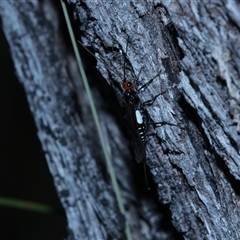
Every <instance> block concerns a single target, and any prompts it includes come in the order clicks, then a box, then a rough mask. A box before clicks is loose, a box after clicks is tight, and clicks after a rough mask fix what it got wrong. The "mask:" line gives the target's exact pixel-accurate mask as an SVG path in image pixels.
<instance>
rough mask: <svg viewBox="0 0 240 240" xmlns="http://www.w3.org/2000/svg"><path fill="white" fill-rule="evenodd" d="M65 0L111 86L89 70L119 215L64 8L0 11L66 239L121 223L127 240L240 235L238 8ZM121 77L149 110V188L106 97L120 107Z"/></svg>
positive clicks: (109, 230) (36, 5)
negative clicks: (67, 232)
mask: <svg viewBox="0 0 240 240" xmlns="http://www.w3.org/2000/svg"><path fill="white" fill-rule="evenodd" d="M68 4H69V12H70V13H71V14H72V15H73V16H74V17H75V25H76V26H77V30H76V34H79V33H81V38H80V37H79V38H80V41H81V42H82V44H83V45H85V46H88V47H90V46H91V49H92V51H93V52H94V54H95V55H96V61H97V68H98V69H99V71H100V72H101V73H102V75H103V76H104V77H105V79H106V80H107V82H108V83H109V84H110V85H111V86H112V88H109V86H107V85H106V83H105V82H104V81H103V80H102V79H101V78H96V76H95V75H91V74H90V76H89V78H90V83H91V88H92V91H93V93H94V97H95V103H96V106H97V109H98V113H99V118H100V122H101V127H102V130H103V133H104V136H105V139H106V142H107V144H108V145H107V148H108V150H109V153H110V154H111V158H112V159H113V164H114V168H115V172H116V175H117V178H118V181H119V183H120V186H121V194H122V197H123V199H124V205H125V208H126V215H125V216H122V214H121V212H120V210H119V208H118V206H117V202H116V198H115V194H114V192H113V189H112V186H111V182H110V179H109V178H108V175H107V174H106V167H105V164H104V160H103V154H102V152H101V150H100V149H101V148H100V144H99V142H98V138H97V137H95V136H96V135H97V134H96V131H97V128H96V127H95V125H94V123H93V120H92V115H91V112H90V110H89V103H88V99H87V96H86V93H85V91H84V89H83V86H82V82H81V81H80V76H79V74H78V70H77V67H76V62H75V58H74V56H73V53H72V51H71V46H68V41H66V39H65V38H64V34H67V33H65V32H64V31H63V26H64V24H63V22H61V21H60V15H59V12H60V8H58V7H57V6H55V5H52V4H51V1H41V3H40V2H25V3H18V2H16V1H12V2H9V1H6V2H4V4H2V5H1V6H0V14H1V18H2V24H3V29H4V32H5V34H6V37H7V40H8V42H9V46H10V50H11V54H12V58H13V61H14V65H15V69H16V74H17V76H18V78H19V81H20V82H21V83H22V84H23V85H24V88H25V91H26V95H27V98H28V101H29V105H30V108H31V111H32V114H33V116H34V119H35V123H36V126H37V128H38V136H39V139H40V141H41V143H42V146H43V149H44V151H45V154H46V159H47V161H48V165H49V169H50V171H51V173H52V175H53V178H54V182H55V185H56V188H57V191H58V193H59V197H60V199H61V201H62V204H63V206H64V208H65V210H66V215H67V218H68V227H69V229H70V233H71V235H70V237H69V239H124V225H125V224H124V223H125V219H126V220H127V222H128V223H129V225H130V229H131V233H132V238H133V239H181V238H182V237H183V238H184V239H239V238H240V236H239V235H240V233H239V231H238V228H239V225H240V224H239V214H240V211H239V209H238V205H239V190H238V187H239V179H240V171H239V169H240V156H239V143H240V138H239V131H240V124H239V119H240V118H239V116H240V114H239V112H240V108H239V102H240V94H239V88H240V84H239V71H238V65H239V64H238V63H239V51H238V48H239V45H240V42H239V40H238V39H239V26H240V20H239V18H238V12H239V8H240V7H239V5H237V3H235V2H234V1H231V2H228V3H225V2H224V1H222V2H221V1H217V2H212V3H208V4H202V3H198V2H196V1H189V2H188V1H183V2H181V1H164V2H162V3H160V1H155V2H154V3H153V2H146V1H134V0H131V1H130V0H129V1H118V0H114V1H111V2H109V1H106V2H105V1H91V0H88V1H76V0H68ZM79 36H80V35H79ZM85 64H87V62H85ZM89 72H90V71H89ZM124 73H125V74H124ZM124 75H125V78H126V79H128V80H130V81H131V82H134V83H135V89H136V91H137V94H138V97H139V99H140V102H141V106H142V107H144V109H145V110H146V111H147V113H148V115H149V122H148V124H147V126H148V129H147V142H146V156H147V160H146V164H147V167H148V169H149V170H150V174H151V176H152V179H153V182H154V183H153V186H152V185H151V191H147V189H145V185H144V173H143V169H142V166H141V165H139V166H138V165H137V164H136V163H134V162H133V161H134V160H133V159H132V158H131V155H130V151H129V150H130V147H129V143H128V141H127V138H126V137H125V135H124V133H123V132H124V129H125V128H124V127H121V123H124V118H123V115H124V114H123V113H122V109H121V107H119V106H118V104H117V101H114V100H113V99H112V97H110V98H109V94H110V93H112V92H114V91H115V93H116V95H117V97H118V100H119V102H120V103H121V104H122V103H123V92H124V91H123V89H122V87H121V85H122V82H123V80H124ZM93 77H94V78H95V79H93ZM151 79H152V81H150V80H151ZM148 83H149V84H148ZM144 84H146V87H144V88H142V89H141V91H138V90H137V89H140V88H141V87H142V86H143V85H144ZM158 94H159V96H158V97H157V98H156V99H155V101H151V100H152V99H154V97H155V96H157V95H158ZM147 103H148V104H147ZM112 106H113V108H114V111H112V108H111V107H112ZM119 113H120V114H119ZM119 116H120V117H119ZM119 118H120V119H119ZM126 124H127V123H126ZM155 194H157V197H156V196H155ZM156 198H158V200H156ZM169 210H170V211H169ZM169 212H170V213H171V222H172V224H173V226H171V224H170V219H169ZM174 229H176V230H177V232H178V234H177V233H176V232H175V231H174Z"/></svg>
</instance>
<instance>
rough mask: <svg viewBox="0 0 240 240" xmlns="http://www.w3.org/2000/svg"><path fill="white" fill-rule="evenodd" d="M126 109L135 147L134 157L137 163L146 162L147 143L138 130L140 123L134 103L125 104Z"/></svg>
mask: <svg viewBox="0 0 240 240" xmlns="http://www.w3.org/2000/svg"><path fill="white" fill-rule="evenodd" d="M125 109H126V120H127V127H128V132H129V137H130V141H131V145H132V148H133V153H134V158H135V160H136V161H137V163H140V162H145V160H146V153H145V144H144V142H143V141H142V139H141V136H140V133H139V130H138V123H137V119H136V115H135V107H134V106H133V105H132V104H127V105H126V106H125Z"/></svg>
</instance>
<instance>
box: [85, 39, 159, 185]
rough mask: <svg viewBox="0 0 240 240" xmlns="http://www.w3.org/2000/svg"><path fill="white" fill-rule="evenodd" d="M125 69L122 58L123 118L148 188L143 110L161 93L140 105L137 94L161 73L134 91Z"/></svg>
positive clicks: (146, 123) (145, 119) (145, 126)
mask: <svg viewBox="0 0 240 240" xmlns="http://www.w3.org/2000/svg"><path fill="white" fill-rule="evenodd" d="M81 45H82V44H81ZM83 47H84V46H83ZM84 48H85V47H84ZM85 49H86V48H85ZM127 49H128V41H127V45H126V54H127ZM86 50H87V51H88V52H89V53H90V54H91V55H93V56H94V54H93V53H92V52H91V51H89V50H88V49H86ZM94 57H95V56H94ZM100 61H101V60H100ZM125 69H126V57H125V58H124V66H123V71H124V76H123V82H122V88H123V90H124V93H123V100H124V101H123V102H124V107H125V114H126V116H125V118H126V122H127V129H128V133H129V137H130V142H131V145H132V150H133V154H134V159H135V160H136V162H137V163H141V162H142V163H143V164H144V171H145V179H146V183H147V186H148V182H147V177H146V166H145V162H146V152H145V143H146V131H147V125H148V119H149V116H148V112H147V111H146V109H145V106H146V105H151V104H152V103H153V102H154V101H155V99H156V98H157V97H158V96H159V95H162V94H163V93H160V94H157V95H156V96H155V97H154V98H153V99H151V100H150V101H147V102H145V103H141V101H140V99H139V96H138V93H139V92H140V90H142V89H145V88H146V87H147V86H148V85H149V84H150V83H151V82H152V81H153V80H154V79H155V78H156V77H157V76H159V74H160V72H161V71H159V72H158V73H157V75H156V76H155V77H153V78H152V79H151V80H149V81H148V82H147V83H146V84H144V85H143V86H141V87H140V88H139V89H136V87H135V84H134V83H133V82H132V81H129V80H126V74H125V71H126V70H125ZM110 71H111V70H110Z"/></svg>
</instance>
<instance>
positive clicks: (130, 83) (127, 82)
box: [122, 80, 134, 91]
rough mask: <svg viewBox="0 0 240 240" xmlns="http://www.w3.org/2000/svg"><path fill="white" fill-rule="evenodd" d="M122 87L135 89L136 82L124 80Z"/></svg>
mask: <svg viewBox="0 0 240 240" xmlns="http://www.w3.org/2000/svg"><path fill="white" fill-rule="evenodd" d="M122 87H123V89H124V90H126V91H128V90H131V89H133V87H134V84H133V83H132V82H130V81H127V80H124V81H123V84H122Z"/></svg>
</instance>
